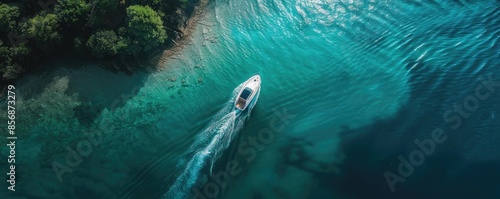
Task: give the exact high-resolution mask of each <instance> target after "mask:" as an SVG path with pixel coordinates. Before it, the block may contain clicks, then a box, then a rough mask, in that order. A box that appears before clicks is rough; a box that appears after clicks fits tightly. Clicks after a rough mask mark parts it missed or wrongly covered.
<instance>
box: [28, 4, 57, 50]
mask: <svg viewBox="0 0 500 199" xmlns="http://www.w3.org/2000/svg"><path fill="white" fill-rule="evenodd" d="M59 29H60V28H59V24H58V23H57V16H56V15H55V14H46V13H41V14H38V15H36V16H35V17H33V18H32V19H30V20H29V21H28V30H27V31H28V34H29V36H30V37H33V38H34V39H35V42H36V44H37V45H38V47H39V48H40V49H42V50H44V51H45V52H47V51H50V50H52V49H53V45H54V44H56V43H57V42H59V40H60V39H61V35H60V34H59Z"/></svg>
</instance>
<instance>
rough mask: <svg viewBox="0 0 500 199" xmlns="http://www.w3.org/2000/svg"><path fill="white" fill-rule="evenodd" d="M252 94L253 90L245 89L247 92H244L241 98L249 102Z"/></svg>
mask: <svg viewBox="0 0 500 199" xmlns="http://www.w3.org/2000/svg"><path fill="white" fill-rule="evenodd" d="M251 93H252V89H250V88H245V90H243V92H241V96H240V97H241V98H243V99H245V100H247V99H248V96H250V94H251Z"/></svg>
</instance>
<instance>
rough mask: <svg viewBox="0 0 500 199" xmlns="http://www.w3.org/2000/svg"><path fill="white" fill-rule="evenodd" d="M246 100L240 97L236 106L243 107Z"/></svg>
mask: <svg viewBox="0 0 500 199" xmlns="http://www.w3.org/2000/svg"><path fill="white" fill-rule="evenodd" d="M245 104H246V100H245V99H243V98H241V97H239V98H238V101H237V102H236V108H239V109H243V108H244V107H245Z"/></svg>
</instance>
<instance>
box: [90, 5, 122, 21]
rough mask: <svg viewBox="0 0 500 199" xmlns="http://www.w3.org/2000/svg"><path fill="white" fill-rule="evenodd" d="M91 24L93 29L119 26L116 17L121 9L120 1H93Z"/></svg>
mask: <svg viewBox="0 0 500 199" xmlns="http://www.w3.org/2000/svg"><path fill="white" fill-rule="evenodd" d="M91 2H92V3H91V4H92V6H91V9H90V16H89V23H90V25H91V26H92V27H93V28H102V27H114V26H115V25H117V24H118V20H117V18H116V15H117V13H118V11H119V8H120V2H119V1H118V0H92V1H91Z"/></svg>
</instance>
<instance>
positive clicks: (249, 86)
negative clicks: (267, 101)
mask: <svg viewBox="0 0 500 199" xmlns="http://www.w3.org/2000/svg"><path fill="white" fill-rule="evenodd" d="M260 84H261V78H260V75H254V76H252V77H250V79H248V80H247V81H245V82H244V83H243V85H242V87H241V90H240V91H239V92H238V95H237V97H236V100H235V102H234V108H235V110H237V111H246V110H250V111H251V110H252V109H253V107H254V106H255V104H256V103H257V100H258V98H259V95H260Z"/></svg>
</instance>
